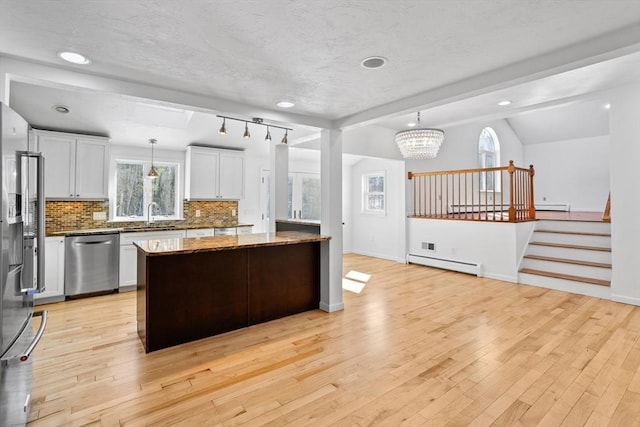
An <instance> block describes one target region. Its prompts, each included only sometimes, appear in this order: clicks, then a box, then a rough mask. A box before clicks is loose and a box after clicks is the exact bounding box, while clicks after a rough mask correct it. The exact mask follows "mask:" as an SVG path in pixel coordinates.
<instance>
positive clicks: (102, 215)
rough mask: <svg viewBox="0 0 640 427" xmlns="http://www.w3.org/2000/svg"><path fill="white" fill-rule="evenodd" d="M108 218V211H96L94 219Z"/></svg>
mask: <svg viewBox="0 0 640 427" xmlns="http://www.w3.org/2000/svg"><path fill="white" fill-rule="evenodd" d="M106 219H107V213H106V212H94V213H93V220H94V221H105V220H106Z"/></svg>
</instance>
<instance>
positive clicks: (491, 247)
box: [407, 218, 535, 283]
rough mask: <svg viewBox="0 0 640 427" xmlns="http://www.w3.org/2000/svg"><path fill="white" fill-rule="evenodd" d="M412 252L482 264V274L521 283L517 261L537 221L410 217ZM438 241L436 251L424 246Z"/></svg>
mask: <svg viewBox="0 0 640 427" xmlns="http://www.w3.org/2000/svg"><path fill="white" fill-rule="evenodd" d="M407 223H408V226H407V229H408V235H409V253H411V254H412V255H419V256H427V257H434V258H439V259H444V260H453V261H461V262H469V263H479V264H481V265H482V268H481V271H482V276H484V277H489V278H491V279H497V280H503V281H507V282H513V283H517V282H518V264H519V263H520V258H521V257H522V254H523V253H524V250H525V248H526V246H527V242H528V237H529V236H530V235H531V232H532V230H533V227H535V222H533V221H532V222H523V223H505V224H496V223H492V222H477V221H454V220H443V219H422V218H409V219H408V220H407ZM422 242H427V243H435V248H436V249H435V251H430V250H426V249H422Z"/></svg>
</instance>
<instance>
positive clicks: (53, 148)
mask: <svg viewBox="0 0 640 427" xmlns="http://www.w3.org/2000/svg"><path fill="white" fill-rule="evenodd" d="M38 146H39V150H40V152H41V153H42V155H43V157H44V195H45V197H47V198H60V199H68V198H75V195H76V192H75V176H76V142H75V138H72V137H69V138H65V137H58V136H48V135H39V136H38Z"/></svg>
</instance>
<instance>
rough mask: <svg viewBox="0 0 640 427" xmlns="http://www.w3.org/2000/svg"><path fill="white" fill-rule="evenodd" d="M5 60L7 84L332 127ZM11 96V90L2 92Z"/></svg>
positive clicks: (4, 81)
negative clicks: (51, 88)
mask: <svg viewBox="0 0 640 427" xmlns="http://www.w3.org/2000/svg"><path fill="white" fill-rule="evenodd" d="M0 59H1V62H2V68H1V69H0V71H1V77H2V84H3V86H4V87H7V85H9V86H8V87H9V89H8V90H10V82H11V81H18V82H24V83H31V84H39V85H43V86H49V87H60V88H65V89H71V90H84V91H93V92H106V93H109V94H116V95H120V96H123V97H128V98H132V99H135V100H139V101H141V102H147V103H156V104H158V105H167V106H174V107H180V108H183V109H188V110H193V111H200V112H204V113H211V114H218V113H221V114H224V115H237V116H239V118H246V119H249V120H250V119H251V118H253V117H260V118H262V119H265V120H267V121H269V122H274V123H279V124H282V125H285V126H287V125H288V126H292V125H303V126H311V127H317V128H330V127H331V125H332V123H331V121H330V120H326V119H322V118H317V117H309V116H305V115H301V114H295V113H289V112H282V111H275V110H266V109H260V108H257V107H254V106H251V105H247V104H242V103H239V102H235V101H231V100H228V99H221V98H216V97H212V96H204V95H198V94H193V93H187V92H181V91H176V90H173V89H167V88H163V87H158V86H151V85H147V84H143V83H138V82H132V81H126V80H121V79H114V78H111V77H105V76H102V75H96V74H91V73H86V72H80V71H75V70H69V69H67V68H59V67H53V66H50V65H45V64H42V63H36V62H28V61H24V60H19V59H16V58H13V57H9V56H6V55H4V56H0ZM3 97H4V98H6V99H8V98H9V96H8V94H6V93H5V94H3Z"/></svg>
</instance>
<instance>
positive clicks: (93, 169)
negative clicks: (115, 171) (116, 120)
mask: <svg viewBox="0 0 640 427" xmlns="http://www.w3.org/2000/svg"><path fill="white" fill-rule="evenodd" d="M34 134H35V137H36V141H37V144H38V150H39V151H40V152H41V153H42V155H43V156H44V159H45V160H44V162H45V163H44V164H45V167H44V177H45V178H44V194H45V197H46V198H48V199H107V198H108V168H109V141H108V139H107V138H101V137H94V136H86V135H76V134H69V133H62V132H49V131H34Z"/></svg>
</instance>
